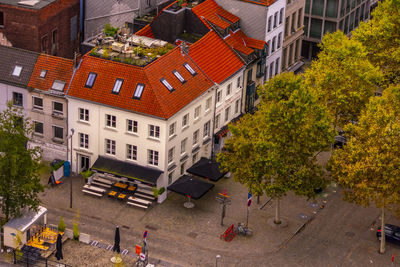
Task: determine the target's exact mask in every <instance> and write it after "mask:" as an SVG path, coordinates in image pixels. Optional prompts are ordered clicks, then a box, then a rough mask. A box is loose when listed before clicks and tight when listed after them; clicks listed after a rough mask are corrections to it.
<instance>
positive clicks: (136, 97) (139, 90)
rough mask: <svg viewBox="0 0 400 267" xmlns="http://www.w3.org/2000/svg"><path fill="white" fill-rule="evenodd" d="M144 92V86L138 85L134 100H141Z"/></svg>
mask: <svg viewBox="0 0 400 267" xmlns="http://www.w3.org/2000/svg"><path fill="white" fill-rule="evenodd" d="M143 90H144V84H143V83H138V84H137V86H136V89H135V92H134V93H133V97H132V98H134V99H138V100H140V98H141V97H142V94H143Z"/></svg>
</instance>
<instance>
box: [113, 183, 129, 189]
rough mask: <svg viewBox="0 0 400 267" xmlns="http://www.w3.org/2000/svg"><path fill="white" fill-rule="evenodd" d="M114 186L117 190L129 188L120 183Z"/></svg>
mask: <svg viewBox="0 0 400 267" xmlns="http://www.w3.org/2000/svg"><path fill="white" fill-rule="evenodd" d="M113 186H114V187H117V188H121V189H126V188H127V187H128V185H127V184H123V183H120V182H116V183H114V184H113Z"/></svg>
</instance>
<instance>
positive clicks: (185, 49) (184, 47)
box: [180, 41, 189, 56]
mask: <svg viewBox="0 0 400 267" xmlns="http://www.w3.org/2000/svg"><path fill="white" fill-rule="evenodd" d="M180 48H181V54H182V56H185V54H189V46H188V45H187V44H186V42H185V41H182V43H181V45H180Z"/></svg>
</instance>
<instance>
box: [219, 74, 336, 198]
mask: <svg viewBox="0 0 400 267" xmlns="http://www.w3.org/2000/svg"><path fill="white" fill-rule="evenodd" d="M259 95H260V97H261V102H260V104H259V105H258V110H257V111H256V112H255V113H254V114H253V115H252V114H246V115H245V116H244V117H243V118H242V119H241V120H240V121H239V122H238V123H237V124H230V125H229V130H230V131H231V133H232V137H231V138H230V139H228V140H227V141H226V143H225V147H224V151H223V152H222V153H219V154H218V155H217V160H218V161H219V162H220V163H221V166H222V167H223V168H224V169H226V170H229V171H231V172H232V173H233V174H234V177H235V180H236V181H238V182H240V183H242V184H244V185H246V186H247V187H248V189H249V190H250V191H251V192H257V193H258V192H265V193H266V194H267V195H268V196H270V197H272V198H277V199H279V198H281V197H283V196H284V195H285V194H286V193H287V192H288V191H294V192H295V193H296V194H299V195H305V196H307V197H313V196H314V195H315V192H314V189H315V188H318V187H323V186H324V185H325V183H326V180H325V178H324V176H323V175H322V171H321V168H320V167H319V166H318V165H316V162H315V157H316V154H317V153H318V152H319V151H321V150H323V149H325V148H327V147H329V145H330V143H331V142H332V139H333V130H332V127H331V121H330V119H329V118H328V114H327V112H326V109H325V108H324V106H323V105H321V104H320V103H318V101H317V98H316V97H315V96H314V95H313V94H312V92H311V91H309V90H308V89H307V87H306V86H304V81H303V79H302V77H301V76H296V75H294V74H292V73H285V74H281V75H279V76H276V77H275V78H273V79H272V80H270V81H269V82H268V83H266V85H264V87H263V88H261V90H259Z"/></svg>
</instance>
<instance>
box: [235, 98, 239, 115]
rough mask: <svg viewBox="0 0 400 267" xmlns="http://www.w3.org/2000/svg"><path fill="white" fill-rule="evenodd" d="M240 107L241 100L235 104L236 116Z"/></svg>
mask: <svg viewBox="0 0 400 267" xmlns="http://www.w3.org/2000/svg"><path fill="white" fill-rule="evenodd" d="M239 106H240V99H238V100H236V102H235V114H236V113H238V112H239Z"/></svg>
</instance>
